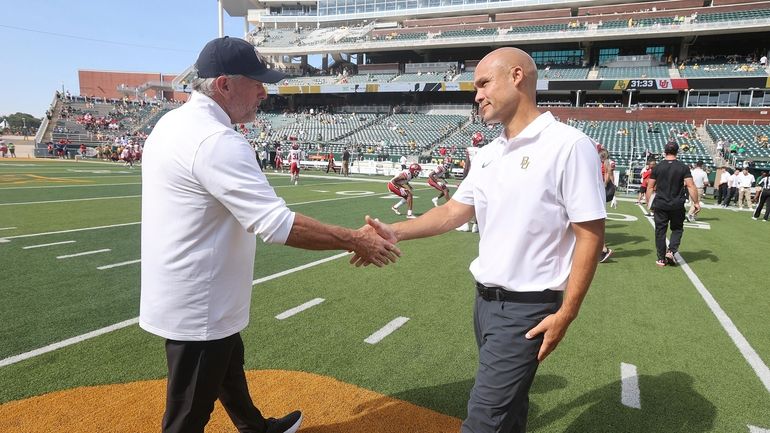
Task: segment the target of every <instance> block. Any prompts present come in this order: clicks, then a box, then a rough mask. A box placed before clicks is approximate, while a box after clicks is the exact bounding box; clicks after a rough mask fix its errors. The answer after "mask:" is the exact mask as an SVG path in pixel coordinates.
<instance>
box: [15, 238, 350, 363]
mask: <svg viewBox="0 0 770 433" xmlns="http://www.w3.org/2000/svg"><path fill="white" fill-rule="evenodd" d="M347 255H348V253H342V254H337V255H334V256H331V257H327V258H325V259H321V260H316V261H314V262H311V263H308V264H305V265H302V266H297V267H295V268H292V269H288V270H285V271H282V272H278V273H276V274H273V275H268V276H266V277H262V278H260V279H257V280H254V283H253V284H255V285H256V284H259V283H262V282H265V281H270V280H272V279H275V278H278V277H282V276H285V275H289V274H292V273H294V272H298V271H301V270H303V269H307V268H311V267H313V266H316V265H320V264H322V263H326V262H330V261H332V260H335V259H339V258H340V257H345V256H347ZM137 323H139V318H138V317H134V318H133V319H129V320H126V321H123V322H120V323H116V324H114V325H110V326H107V327H105V328H101V329H97V330H95V331H91V332H88V333H86V334H82V335H78V336H77V337H72V338H68V339H66V340H64V341H60V342H58V343H54V344H49V345H48V346H45V347H41V348H40V349H35V350H32V351H29V352H25V353H21V354H19V355H15V356H11V357H9V358H5V359H0V367H5V366H7V365H11V364H15V363H17V362H20V361H24V360H25V359H29V358H33V357H35V356H38V355H42V354H44V353H48V352H53V351H54V350H57V349H61V348H62V347H66V346H70V345H73V344H75V343H80V342H81V341H84V340H88V339H89V338H93V337H97V336H99V335H103V334H107V333H109V332H112V331H116V330H118V329H121V328H125V327H127V326H131V325H135V324H137Z"/></svg>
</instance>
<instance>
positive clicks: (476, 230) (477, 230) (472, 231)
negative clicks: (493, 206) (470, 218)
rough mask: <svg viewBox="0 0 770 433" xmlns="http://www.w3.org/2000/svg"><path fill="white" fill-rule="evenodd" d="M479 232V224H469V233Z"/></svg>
mask: <svg viewBox="0 0 770 433" xmlns="http://www.w3.org/2000/svg"><path fill="white" fill-rule="evenodd" d="M478 232H479V225H478V224H476V223H473V225H472V226H471V233H478Z"/></svg>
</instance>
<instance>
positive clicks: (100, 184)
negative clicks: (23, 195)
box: [0, 182, 142, 191]
mask: <svg viewBox="0 0 770 433" xmlns="http://www.w3.org/2000/svg"><path fill="white" fill-rule="evenodd" d="M141 184H142V183H141V182H127V183H94V184H90V185H49V186H13V187H9V188H0V191H7V190H10V189H51V188H86V187H92V186H124V185H141Z"/></svg>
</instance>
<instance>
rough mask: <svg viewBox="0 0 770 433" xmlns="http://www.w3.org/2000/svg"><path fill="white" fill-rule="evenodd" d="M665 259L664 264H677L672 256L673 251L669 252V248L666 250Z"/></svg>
mask: <svg viewBox="0 0 770 433" xmlns="http://www.w3.org/2000/svg"><path fill="white" fill-rule="evenodd" d="M665 260H666V264H667V265H669V266H676V265H677V263H676V257H674V253H673V252H671V250H669V251H666V258H665Z"/></svg>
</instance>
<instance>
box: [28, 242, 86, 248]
mask: <svg viewBox="0 0 770 433" xmlns="http://www.w3.org/2000/svg"><path fill="white" fill-rule="evenodd" d="M74 243H75V241H61V242H51V243H50V244H39V245H30V246H27V247H23V248H22V250H31V249H32V248H43V247H52V246H54V245H64V244H74Z"/></svg>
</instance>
